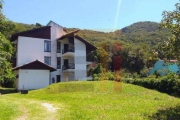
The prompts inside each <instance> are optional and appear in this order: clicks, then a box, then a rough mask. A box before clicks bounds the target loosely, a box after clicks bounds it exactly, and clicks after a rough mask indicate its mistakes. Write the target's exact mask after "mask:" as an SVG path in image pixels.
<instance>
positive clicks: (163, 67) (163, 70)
mask: <svg viewBox="0 0 180 120" xmlns="http://www.w3.org/2000/svg"><path fill="white" fill-rule="evenodd" d="M176 62H177V60H170V61H169V63H165V62H164V60H159V61H157V62H156V63H155V64H154V67H153V69H151V70H150V71H149V73H148V75H152V74H154V73H157V74H159V75H160V76H163V75H166V74H168V72H169V71H171V72H173V73H179V66H178V65H177V63H176Z"/></svg>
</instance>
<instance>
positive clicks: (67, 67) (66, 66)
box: [62, 63, 75, 70]
mask: <svg viewBox="0 0 180 120" xmlns="http://www.w3.org/2000/svg"><path fill="white" fill-rule="evenodd" d="M62 69H63V70H67V69H75V64H74V63H69V64H67V65H63V66H62Z"/></svg>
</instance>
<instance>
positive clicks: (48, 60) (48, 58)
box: [44, 57, 51, 66]
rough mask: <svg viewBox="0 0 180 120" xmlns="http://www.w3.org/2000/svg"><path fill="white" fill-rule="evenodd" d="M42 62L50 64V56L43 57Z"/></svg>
mask: <svg viewBox="0 0 180 120" xmlns="http://www.w3.org/2000/svg"><path fill="white" fill-rule="evenodd" d="M44 63H46V64H47V65H49V66H50V65H51V57H44Z"/></svg>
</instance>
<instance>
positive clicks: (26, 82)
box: [13, 60, 56, 90]
mask: <svg viewBox="0 0 180 120" xmlns="http://www.w3.org/2000/svg"><path fill="white" fill-rule="evenodd" d="M13 70H16V74H17V81H16V89H18V90H24V89H25V90H31V89H38V88H44V87H46V86H48V85H49V84H50V81H49V78H50V72H53V71H56V69H55V68H53V67H51V66H48V65H47V64H45V63H43V62H40V61H38V60H36V61H33V62H30V63H27V64H24V65H22V66H18V67H15V68H13Z"/></svg>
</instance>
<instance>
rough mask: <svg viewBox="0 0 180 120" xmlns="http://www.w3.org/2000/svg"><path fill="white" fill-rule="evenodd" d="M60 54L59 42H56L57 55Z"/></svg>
mask: <svg viewBox="0 0 180 120" xmlns="http://www.w3.org/2000/svg"><path fill="white" fill-rule="evenodd" d="M60 52H61V42H57V53H60Z"/></svg>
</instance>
